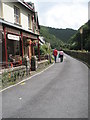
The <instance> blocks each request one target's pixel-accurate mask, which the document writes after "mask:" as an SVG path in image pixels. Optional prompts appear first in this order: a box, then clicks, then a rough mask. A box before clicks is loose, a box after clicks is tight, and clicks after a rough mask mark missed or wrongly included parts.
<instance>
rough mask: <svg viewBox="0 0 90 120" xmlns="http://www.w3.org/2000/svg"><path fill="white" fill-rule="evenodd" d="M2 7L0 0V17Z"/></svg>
mask: <svg viewBox="0 0 90 120" xmlns="http://www.w3.org/2000/svg"><path fill="white" fill-rule="evenodd" d="M1 12H2V7H1V0H0V17H1Z"/></svg>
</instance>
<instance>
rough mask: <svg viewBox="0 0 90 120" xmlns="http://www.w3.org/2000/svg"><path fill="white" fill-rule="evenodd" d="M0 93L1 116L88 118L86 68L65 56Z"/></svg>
mask: <svg viewBox="0 0 90 120" xmlns="http://www.w3.org/2000/svg"><path fill="white" fill-rule="evenodd" d="M0 94H1V96H2V105H1V106H2V117H3V118H88V67H87V66H86V65H85V64H83V63H82V62H80V61H78V60H76V59H74V58H72V57H70V56H68V55H65V56H64V61H63V62H62V63H60V62H59V60H57V63H55V64H54V65H53V66H52V67H50V68H49V69H47V70H46V71H44V72H41V74H37V75H35V76H34V77H32V78H30V79H29V80H27V81H24V82H22V83H20V84H18V85H16V86H14V87H11V88H9V89H7V90H5V91H2V93H0Z"/></svg>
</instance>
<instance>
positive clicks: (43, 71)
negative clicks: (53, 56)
mask: <svg viewBox="0 0 90 120" xmlns="http://www.w3.org/2000/svg"><path fill="white" fill-rule="evenodd" d="M53 65H54V63H53V64H52V65H50V66H49V67H48V68H46V69H44V70H43V71H41V72H39V73H37V74H35V75H33V76H30V77H28V78H26V79H24V80H22V81H20V82H18V83H16V84H14V85H11V86H9V87H7V88H4V89H2V90H1V91H0V92H3V91H5V90H7V89H9V88H12V87H14V86H17V85H19V84H21V83H23V82H25V81H27V80H29V79H31V78H33V77H35V76H37V75H39V74H41V73H43V72H44V71H46V70H47V69H49V68H50V67H52V66H53Z"/></svg>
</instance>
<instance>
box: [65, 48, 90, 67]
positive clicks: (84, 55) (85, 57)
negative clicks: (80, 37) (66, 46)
mask: <svg viewBox="0 0 90 120" xmlns="http://www.w3.org/2000/svg"><path fill="white" fill-rule="evenodd" d="M64 52H65V53H66V54H68V55H70V56H72V57H74V58H77V59H79V60H81V61H83V62H85V63H86V64H87V65H88V67H90V52H78V51H70V50H65V51H64Z"/></svg>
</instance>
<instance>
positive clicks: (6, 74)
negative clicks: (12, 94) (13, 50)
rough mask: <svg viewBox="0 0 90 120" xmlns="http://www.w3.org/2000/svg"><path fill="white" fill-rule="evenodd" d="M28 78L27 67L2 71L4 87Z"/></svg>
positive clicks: (1, 76)
mask: <svg viewBox="0 0 90 120" xmlns="http://www.w3.org/2000/svg"><path fill="white" fill-rule="evenodd" d="M25 76H26V67H25V66H18V67H13V68H9V69H2V70H1V71H0V82H2V86H3V87H4V86H8V85H10V84H13V82H17V80H18V81H19V80H22V78H24V77H25Z"/></svg>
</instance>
